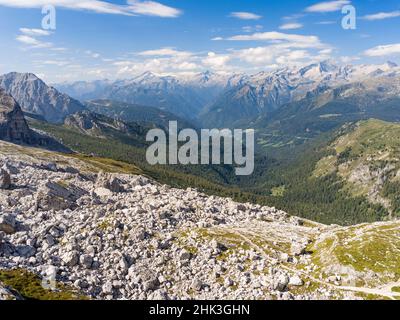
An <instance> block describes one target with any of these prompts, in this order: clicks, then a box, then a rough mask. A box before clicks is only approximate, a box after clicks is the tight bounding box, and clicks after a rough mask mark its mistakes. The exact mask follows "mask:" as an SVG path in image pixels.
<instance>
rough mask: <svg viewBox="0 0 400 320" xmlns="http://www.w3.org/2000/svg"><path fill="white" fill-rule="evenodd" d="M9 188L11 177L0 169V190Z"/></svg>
mask: <svg viewBox="0 0 400 320" xmlns="http://www.w3.org/2000/svg"><path fill="white" fill-rule="evenodd" d="M10 188H11V176H10V174H9V173H8V172H7V171H6V170H4V169H0V189H5V190H6V189H10Z"/></svg>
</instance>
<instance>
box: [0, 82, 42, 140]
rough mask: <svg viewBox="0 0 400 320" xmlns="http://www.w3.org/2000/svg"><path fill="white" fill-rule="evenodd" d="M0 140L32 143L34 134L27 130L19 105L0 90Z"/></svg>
mask: <svg viewBox="0 0 400 320" xmlns="http://www.w3.org/2000/svg"><path fill="white" fill-rule="evenodd" d="M0 139H1V140H8V141H13V142H19V143H28V144H29V143H34V142H35V140H36V139H35V136H34V133H33V132H32V131H31V130H30V129H29V127H28V124H27V123H26V120H25V117H24V114H23V112H22V110H21V107H20V106H19V104H18V103H17V102H16V101H15V100H14V99H13V97H11V96H9V95H8V94H6V92H5V91H4V90H3V89H2V88H0Z"/></svg>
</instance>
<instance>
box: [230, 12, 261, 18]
mask: <svg viewBox="0 0 400 320" xmlns="http://www.w3.org/2000/svg"><path fill="white" fill-rule="evenodd" d="M230 16H231V17H233V18H237V19H241V20H259V19H261V18H262V16H260V15H258V14H255V13H251V12H231V14H230Z"/></svg>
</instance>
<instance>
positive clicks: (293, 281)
mask: <svg viewBox="0 0 400 320" xmlns="http://www.w3.org/2000/svg"><path fill="white" fill-rule="evenodd" d="M303 284H304V282H303V280H302V279H301V278H300V277H299V276H298V275H295V276H292V277H290V280H289V286H295V287H300V286H302V285H303Z"/></svg>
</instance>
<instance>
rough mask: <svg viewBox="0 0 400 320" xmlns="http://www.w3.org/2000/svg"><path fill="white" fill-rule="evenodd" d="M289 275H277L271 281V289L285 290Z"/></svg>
mask: <svg viewBox="0 0 400 320" xmlns="http://www.w3.org/2000/svg"><path fill="white" fill-rule="evenodd" d="M289 280H290V279H289V276H288V275H286V274H283V273H282V274H280V275H278V276H277V277H276V278H275V279H274V281H273V290H276V291H285V289H286V288H287V285H288V284H289Z"/></svg>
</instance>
